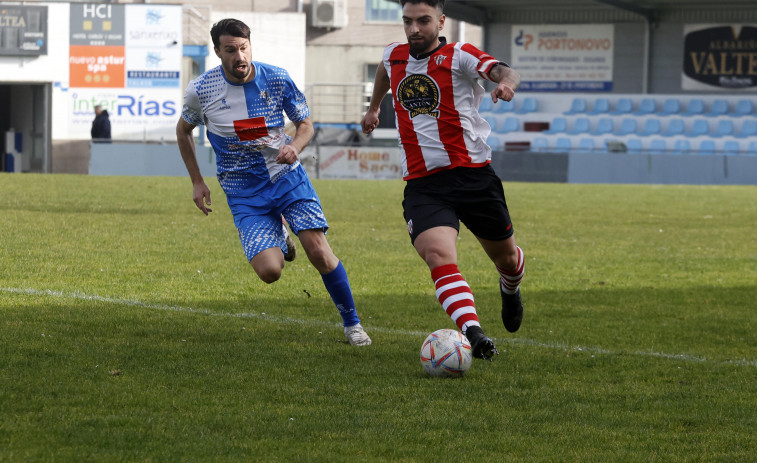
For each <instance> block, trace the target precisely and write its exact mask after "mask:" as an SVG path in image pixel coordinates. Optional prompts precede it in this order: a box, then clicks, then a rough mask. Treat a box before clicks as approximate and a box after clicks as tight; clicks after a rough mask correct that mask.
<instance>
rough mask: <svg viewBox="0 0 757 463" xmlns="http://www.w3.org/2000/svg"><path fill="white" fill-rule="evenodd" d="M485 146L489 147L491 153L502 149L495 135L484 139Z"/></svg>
mask: <svg viewBox="0 0 757 463" xmlns="http://www.w3.org/2000/svg"><path fill="white" fill-rule="evenodd" d="M486 144H487V145H489V146H490V147H491V149H492V151H499V150H501V149H502V142H501V141H500V140H499V137H497V136H496V135H489V137H488V138H487V139H486Z"/></svg>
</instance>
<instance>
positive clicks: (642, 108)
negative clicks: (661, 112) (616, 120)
mask: <svg viewBox="0 0 757 463" xmlns="http://www.w3.org/2000/svg"><path fill="white" fill-rule="evenodd" d="M655 111H657V103H655V101H654V100H653V99H651V98H644V99H643V100H641V103H639V110H638V111H636V112H635V113H633V114H634V115H636V116H646V115H647V114H652V113H654V112H655Z"/></svg>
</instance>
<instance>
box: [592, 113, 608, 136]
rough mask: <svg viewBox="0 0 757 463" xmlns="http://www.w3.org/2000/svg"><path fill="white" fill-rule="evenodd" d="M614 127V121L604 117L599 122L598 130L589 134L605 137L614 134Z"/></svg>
mask: <svg viewBox="0 0 757 463" xmlns="http://www.w3.org/2000/svg"><path fill="white" fill-rule="evenodd" d="M612 129H613V125H612V119H610V118H609V117H603V118H601V119H600V120H599V122H597V128H596V129H594V130H592V131H591V132H589V133H590V134H592V135H605V134H608V133H612Z"/></svg>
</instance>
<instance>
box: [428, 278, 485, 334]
mask: <svg viewBox="0 0 757 463" xmlns="http://www.w3.org/2000/svg"><path fill="white" fill-rule="evenodd" d="M431 278H433V280H434V286H435V287H436V298H437V299H439V303H440V304H441V305H442V308H443V309H444V311H445V312H447V315H449V316H450V318H452V321H453V322H455V324H456V325H457V327H458V328H460V331H462V332H463V333H465V332H466V331H467V329H468V327H470V326H481V324H480V323H479V322H478V314H476V305H475V303H474V302H473V292H472V291H471V290H470V286H468V283H467V282H466V281H465V278H463V276H462V275H461V274H460V270H458V268H457V265H455V264H448V265H440V266H439V267H436V268H435V269H433V270H431Z"/></svg>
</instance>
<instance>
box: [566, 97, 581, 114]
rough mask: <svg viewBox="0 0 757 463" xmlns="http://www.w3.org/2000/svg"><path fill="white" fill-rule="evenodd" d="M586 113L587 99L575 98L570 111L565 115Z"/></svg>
mask: <svg viewBox="0 0 757 463" xmlns="http://www.w3.org/2000/svg"><path fill="white" fill-rule="evenodd" d="M585 112H586V98H573V103H571V104H570V109H569V110H567V111H565V112H564V113H563V114H565V115H566V116H570V115H571V114H581V113H585Z"/></svg>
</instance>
